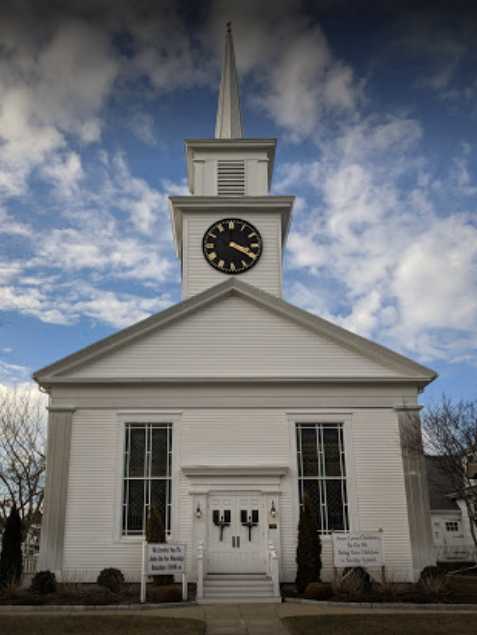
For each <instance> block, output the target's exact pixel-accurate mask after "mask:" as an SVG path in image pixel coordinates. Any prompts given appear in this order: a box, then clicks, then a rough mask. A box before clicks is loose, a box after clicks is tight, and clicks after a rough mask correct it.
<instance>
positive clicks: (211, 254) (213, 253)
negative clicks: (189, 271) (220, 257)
mask: <svg viewBox="0 0 477 635" xmlns="http://www.w3.org/2000/svg"><path fill="white" fill-rule="evenodd" d="M207 258H208V259H209V260H215V259H216V258H217V254H216V253H215V251H213V252H212V253H210V254H208V255H207Z"/></svg>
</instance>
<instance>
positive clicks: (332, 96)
mask: <svg viewBox="0 0 477 635" xmlns="http://www.w3.org/2000/svg"><path fill="white" fill-rule="evenodd" d="M227 20H232V23H233V30H234V34H235V35H236V37H235V42H236V48H237V52H236V53H237V63H238V66H239V70H240V71H241V72H242V73H243V74H245V73H247V72H250V71H252V72H254V73H255V75H256V77H257V79H258V93H257V94H256V97H255V99H254V103H255V104H256V105H258V106H259V107H260V108H261V109H263V110H265V112H266V113H267V114H268V115H269V116H270V117H271V118H272V119H273V121H274V122H275V123H276V124H278V125H279V126H281V127H283V128H284V129H286V130H287V131H288V133H289V137H290V139H292V140H295V141H298V140H300V139H302V138H304V137H307V136H310V135H312V136H315V135H316V134H317V132H318V126H319V123H320V120H321V118H322V117H323V115H325V114H327V113H330V112H333V116H335V117H336V116H337V115H339V114H340V113H341V114H343V115H346V116H349V115H352V114H353V113H354V111H355V109H356V107H357V105H358V103H359V101H360V96H361V85H360V84H359V82H357V81H356V79H355V78H354V75H353V70H352V68H351V66H350V65H348V64H346V63H345V62H344V61H342V60H339V59H337V58H336V57H335V56H334V55H333V53H332V51H331V49H330V47H329V45H328V42H327V39H326V37H325V35H324V33H323V31H322V30H321V28H320V27H319V26H318V25H314V24H312V23H311V21H310V20H309V18H308V17H307V16H306V15H305V13H303V10H302V6H301V3H300V2H297V1H294V0H282V1H277V2H274V3H273V5H272V4H270V3H260V2H255V1H254V0H242V2H240V3H224V2H222V1H220V0H219V1H217V2H214V3H213V7H212V11H211V16H210V29H209V30H208V31H206V33H205V35H204V38H210V37H211V33H213V34H214V35H215V37H216V38H217V39H218V40H219V42H220V44H221V43H222V41H223V27H224V24H225V22H226V21H227ZM217 48H218V47H217Z"/></svg>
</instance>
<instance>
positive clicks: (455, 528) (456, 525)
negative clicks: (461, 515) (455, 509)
mask: <svg viewBox="0 0 477 635" xmlns="http://www.w3.org/2000/svg"><path fill="white" fill-rule="evenodd" d="M459 525H460V523H459V521H458V520H445V521H444V527H445V530H446V533H448V534H457V533H459V531H460V526H459ZM450 526H452V529H449V527H450Z"/></svg>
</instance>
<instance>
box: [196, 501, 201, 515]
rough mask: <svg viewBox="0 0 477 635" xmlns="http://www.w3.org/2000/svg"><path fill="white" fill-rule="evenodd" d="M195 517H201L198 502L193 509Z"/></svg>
mask: <svg viewBox="0 0 477 635" xmlns="http://www.w3.org/2000/svg"><path fill="white" fill-rule="evenodd" d="M195 517H196V518H202V511H201V509H200V503H197V509H196V510H195Z"/></svg>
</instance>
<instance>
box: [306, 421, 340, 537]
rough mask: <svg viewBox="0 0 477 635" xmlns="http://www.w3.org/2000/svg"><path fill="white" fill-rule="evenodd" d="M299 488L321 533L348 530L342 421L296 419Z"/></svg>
mask: <svg viewBox="0 0 477 635" xmlns="http://www.w3.org/2000/svg"><path fill="white" fill-rule="evenodd" d="M296 435H297V452H298V489H299V494H300V509H301V508H302V507H303V501H304V498H305V496H307V497H308V500H309V501H310V506H311V510H312V513H313V514H314V516H315V519H316V523H317V525H318V529H319V531H320V533H322V534H327V533H331V532H333V531H347V530H348V527H349V524H348V501H347V494H346V467H345V454H344V442H343V425H342V424H341V423H298V424H297V426H296Z"/></svg>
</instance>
